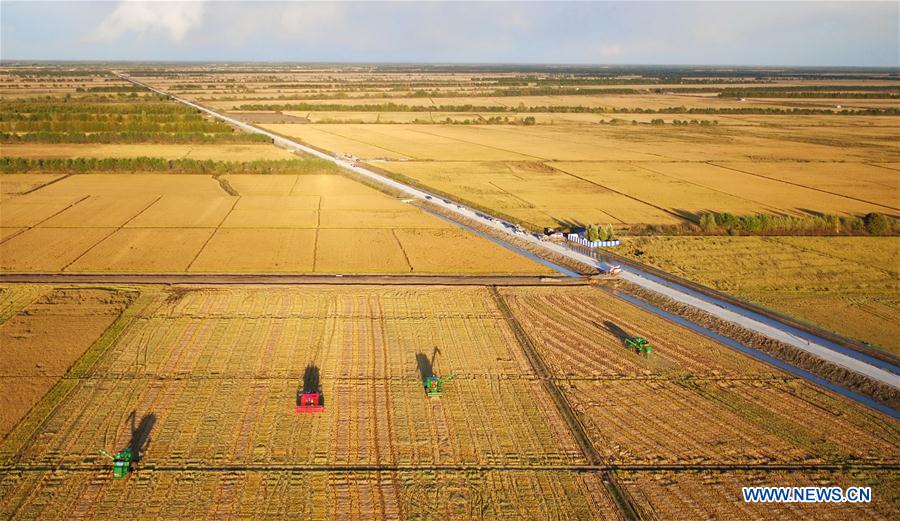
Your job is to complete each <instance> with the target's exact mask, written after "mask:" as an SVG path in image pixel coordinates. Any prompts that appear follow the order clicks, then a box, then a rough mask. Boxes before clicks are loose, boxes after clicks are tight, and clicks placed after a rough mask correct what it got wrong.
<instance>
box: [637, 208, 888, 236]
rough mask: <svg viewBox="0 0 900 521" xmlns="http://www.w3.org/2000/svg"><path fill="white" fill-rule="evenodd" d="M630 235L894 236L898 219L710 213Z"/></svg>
mask: <svg viewBox="0 0 900 521" xmlns="http://www.w3.org/2000/svg"><path fill="white" fill-rule="evenodd" d="M629 234H632V235H825V236H842V235H845V236H858V235H862V236H865V235H874V236H896V235H900V219H897V218H896V217H890V216H887V215H885V214H882V213H878V212H870V213H867V214H865V215H829V214H818V215H803V216H795V215H769V214H753V215H735V214H731V213H728V212H722V213H717V212H709V213H704V214H703V215H701V216H700V218H699V221H698V222H696V223H684V224H664V225H643V226H637V227H632V228H631V229H630V230H629Z"/></svg>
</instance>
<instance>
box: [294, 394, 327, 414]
mask: <svg viewBox="0 0 900 521" xmlns="http://www.w3.org/2000/svg"><path fill="white" fill-rule="evenodd" d="M324 410H325V406H324V405H322V400H321V397H320V396H319V393H301V394H300V399H299V400H297V408H296V409H294V412H296V413H298V414H299V413H313V412H322V411H324Z"/></svg>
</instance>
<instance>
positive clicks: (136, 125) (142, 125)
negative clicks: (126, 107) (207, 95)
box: [0, 119, 232, 134]
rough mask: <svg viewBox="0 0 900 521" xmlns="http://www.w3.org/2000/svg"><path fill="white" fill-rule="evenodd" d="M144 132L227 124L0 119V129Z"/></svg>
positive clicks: (218, 129) (220, 129) (216, 129)
mask: <svg viewBox="0 0 900 521" xmlns="http://www.w3.org/2000/svg"><path fill="white" fill-rule="evenodd" d="M110 131H116V132H148V133H160V132H162V133H168V132H175V133H191V132H202V133H212V134H217V133H230V132H232V129H231V127H229V126H228V125H226V124H224V123H221V122H218V121H212V120H207V119H197V120H194V121H177V120H176V121H140V120H129V121H121V122H119V121H0V132H110Z"/></svg>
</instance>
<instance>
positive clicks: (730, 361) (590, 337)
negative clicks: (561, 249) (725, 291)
mask: <svg viewBox="0 0 900 521" xmlns="http://www.w3.org/2000/svg"><path fill="white" fill-rule="evenodd" d="M501 293H502V294H503V296H504V298H505V299H506V301H507V302H508V304H509V306H510V308H511V309H512V310H513V312H514V313H515V315H516V317H517V319H518V320H519V321H520V322H521V323H522V325H523V328H524V329H525V331H526V333H528V334H529V335H530V336H531V338H532V340H533V341H534V342H535V344H536V346H537V349H538V350H539V352H540V353H541V355H542V356H543V358H544V360H546V361H547V363H548V365H549V367H550V369H551V370H552V371H553V373H554V374H555V375H556V376H558V377H560V378H563V377H574V378H612V379H614V378H634V377H642V378H648V379H655V378H681V377H702V378H744V377H758V378H763V379H765V378H769V377H772V376H773V370H772V368H771V367H770V366H768V365H766V364H763V363H761V362H757V361H755V360H753V359H750V358H748V357H746V356H744V355H742V354H740V353H738V352H736V351H734V350H733V349H731V348H729V347H726V346H723V345H721V344H718V343H716V342H714V341H712V340H709V339H707V338H705V337H703V336H700V335H699V334H696V333H694V332H691V331H688V330H683V329H669V328H670V327H671V326H670V324H669V322H668V321H667V320H665V319H664V318H661V317H656V316H652V315H648V314H647V313H645V312H644V311H642V310H640V309H638V308H636V307H634V306H633V305H631V304H628V303H626V302H624V301H622V300H620V299H618V298H616V297H614V296H612V295H610V294H608V293H605V292H602V291H597V290H596V289H594V288H570V289H567V290H566V291H557V290H556V289H555V288H554V289H549V290H544V289H539V288H534V289H531V290H525V289H503V290H502V291H501ZM657 332H658V333H659V334H658V335H657ZM633 336H641V337H644V338H646V339H648V340H649V341H650V343H651V344H652V345H653V346H654V349H655V353H654V356H652V357H643V356H637V355H635V353H633V352H631V351H629V350H627V349H625V347H624V339H625V338H629V337H633Z"/></svg>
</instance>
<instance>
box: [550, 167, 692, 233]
mask: <svg viewBox="0 0 900 521" xmlns="http://www.w3.org/2000/svg"><path fill="white" fill-rule="evenodd" d="M548 166H550V168H552V169H554V170H556V171H557V172H562V173H563V174H565V175H567V176H570V177H574V178H575V179H578V180H579V181H583V182H585V183H588V184H591V185H594V186H597V187H600V188H603V189H604V190H609V191H610V192H613V193H615V194H619V195H621V196H623V197H627V198H628V199H631V200H632V201H637V202H639V203H641V204H644V205H647V206H650V207H652V208H656V209H657V210H659V211H661V212H663V213H667V214H669V215H671V216H672V217H675V218H676V219H679V220H681V221H692V222H695V223H699V222H700V219H699V218H698V219H689V218H687V217H685V216H684V215H681V214H678V213H676V212H673V211H671V210H669V209H666V208H663V207H662V206H659V205H655V204H653V203H651V202H648V201H644V200H643V199H639V198H637V197H635V196H633V195H629V194H626V193H625V192H620V191H618V190H615V189H612V188H610V187H608V186H606V185H603V184H600V183H598V182H596V181H593V180H591V179H588V178H586V177H582V176H580V175H578V174H573V173H572V172H568V171H566V170H563V169H562V168H559V167H558V166H555V165H553V166H551V165H548ZM604 213H606V214H607V215H610V216H612V215H611V214H609V213H608V212H604ZM616 220H617V221H619V222H620V223H622V224H628V223H626V222H625V221H623V220H621V219H619V218H616Z"/></svg>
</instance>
